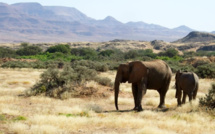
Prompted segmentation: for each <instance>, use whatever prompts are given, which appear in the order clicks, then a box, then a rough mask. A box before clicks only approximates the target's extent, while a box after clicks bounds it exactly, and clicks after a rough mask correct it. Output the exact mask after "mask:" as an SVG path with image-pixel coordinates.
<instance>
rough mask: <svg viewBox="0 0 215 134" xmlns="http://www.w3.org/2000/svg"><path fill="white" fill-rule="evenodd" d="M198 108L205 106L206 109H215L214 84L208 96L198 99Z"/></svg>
mask: <svg viewBox="0 0 215 134" xmlns="http://www.w3.org/2000/svg"><path fill="white" fill-rule="evenodd" d="M199 104H200V106H206V107H208V108H211V109H214V108H215V84H212V88H211V89H210V90H209V91H208V94H206V95H205V97H203V98H200V100H199Z"/></svg>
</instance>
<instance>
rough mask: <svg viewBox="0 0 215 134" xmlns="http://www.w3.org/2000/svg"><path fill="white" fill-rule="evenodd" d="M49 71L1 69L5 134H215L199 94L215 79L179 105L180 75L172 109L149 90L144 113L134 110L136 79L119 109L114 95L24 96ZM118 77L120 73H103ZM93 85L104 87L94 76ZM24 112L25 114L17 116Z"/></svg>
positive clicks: (170, 96)
mask: <svg viewBox="0 0 215 134" xmlns="http://www.w3.org/2000/svg"><path fill="white" fill-rule="evenodd" d="M42 71H43V70H31V69H21V70H20V69H19V70H13V69H0V79H1V80H0V134H1V133H22V134H23V133H24V134H29V133H31V134H34V133H35V134H38V133H46V134H48V133H50V134H54V133H57V134H58V133H62V134H64V133H65V134H67V133H76V134H79V133H80V134H82V133H95V134H109V133H111V134H116V133H125V134H126V133H128V134H132V133H135V134H136V133H137V134H167V133H168V134H178V133H180V134H190V133H195V134H208V133H215V118H214V117H212V116H211V115H209V114H208V113H206V112H204V111H202V110H201V109H200V108H199V107H198V99H199V97H201V96H204V95H205V93H207V91H208V89H209V88H210V85H211V83H212V82H214V81H215V80H210V79H201V80H200V90H199V93H198V96H197V100H196V101H193V102H192V105H191V104H190V103H186V104H185V105H183V106H182V107H177V101H176V99H175V98H174V97H175V89H174V88H173V87H174V79H172V81H171V85H170V89H169V91H168V93H167V97H166V106H167V108H168V109H167V110H161V109H158V108H157V105H158V103H159V95H158V93H157V92H156V91H154V90H148V91H147V93H146V95H145V96H144V99H143V108H144V111H143V112H139V113H137V112H134V111H128V110H129V109H132V108H133V106H134V104H133V97H132V93H131V85H130V84H127V83H126V84H122V85H121V89H122V90H121V92H120V94H119V108H120V109H121V110H122V111H124V112H117V111H115V107H114V98H113V94H112V96H110V97H109V98H101V99H99V98H70V99H67V100H59V99H53V98H48V97H44V96H32V97H27V98H25V97H22V96H19V95H20V94H22V93H24V92H25V90H26V89H29V88H30V87H31V86H32V85H33V84H34V83H35V82H36V81H38V80H39V75H40V74H41V72H42ZM102 75H103V76H107V77H109V78H111V79H113V80H114V77H115V72H108V73H104V74H102ZM87 86H88V87H94V88H102V86H99V85H98V84H97V83H95V82H93V81H91V82H89V83H87ZM17 117H23V118H24V119H22V118H21V119H19V118H18V119H17Z"/></svg>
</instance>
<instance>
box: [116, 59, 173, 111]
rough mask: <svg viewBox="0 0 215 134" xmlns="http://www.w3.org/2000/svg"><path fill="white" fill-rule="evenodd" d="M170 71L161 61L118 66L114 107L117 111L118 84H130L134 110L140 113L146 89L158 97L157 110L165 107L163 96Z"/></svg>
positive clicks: (168, 82) (135, 62)
mask: <svg viewBox="0 0 215 134" xmlns="http://www.w3.org/2000/svg"><path fill="white" fill-rule="evenodd" d="M171 76H172V71H171V69H170V67H169V66H168V65H167V64H166V63H165V62H164V61H162V60H155V61H145V62H141V61H133V62H129V63H126V64H120V65H119V67H118V70H117V74H116V78H115V83H114V94H115V107H116V109H117V110H118V94H119V87H120V83H125V82H128V83H132V93H133V97H134V105H135V106H134V110H137V111H142V105H141V102H142V97H143V96H144V95H145V93H146V90H147V89H155V90H157V91H158V93H159V95H160V104H159V106H158V107H159V108H164V107H165V96H166V93H167V91H168V89H169V84H170V81H171Z"/></svg>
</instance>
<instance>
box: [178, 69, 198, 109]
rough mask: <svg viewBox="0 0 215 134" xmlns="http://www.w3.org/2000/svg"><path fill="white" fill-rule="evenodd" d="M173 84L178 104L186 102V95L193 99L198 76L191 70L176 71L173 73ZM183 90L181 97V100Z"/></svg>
mask: <svg viewBox="0 0 215 134" xmlns="http://www.w3.org/2000/svg"><path fill="white" fill-rule="evenodd" d="M175 86H176V94H175V98H177V102H178V106H180V105H181V104H184V103H185V102H186V96H187V95H188V97H189V101H190V102H191V100H193V99H194V100H195V99H196V95H197V92H198V88H199V78H198V76H197V75H196V74H195V73H193V72H181V71H180V70H179V71H177V73H176V75H175ZM182 91H183V99H182V102H181V97H182Z"/></svg>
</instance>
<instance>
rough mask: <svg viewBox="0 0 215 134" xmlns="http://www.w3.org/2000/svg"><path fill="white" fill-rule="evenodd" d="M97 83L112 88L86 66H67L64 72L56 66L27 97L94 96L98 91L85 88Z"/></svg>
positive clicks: (42, 77) (106, 80) (44, 75)
mask: <svg viewBox="0 0 215 134" xmlns="http://www.w3.org/2000/svg"><path fill="white" fill-rule="evenodd" d="M92 80H94V81H96V82H98V83H99V84H101V85H105V86H112V84H111V80H110V79H108V78H99V77H98V76H97V72H96V71H95V70H93V69H89V68H87V67H85V66H80V65H77V66H74V67H73V68H71V67H70V66H69V65H66V66H65V67H64V68H63V70H59V69H57V68H56V67H55V66H54V67H50V68H48V69H47V71H45V72H44V73H43V74H42V75H41V77H40V81H39V82H38V83H36V84H35V85H34V86H33V87H32V88H31V89H30V90H29V91H28V92H27V94H26V95H30V96H31V95H38V94H43V93H44V94H45V95H47V96H50V97H56V98H68V97H72V96H78V95H92V94H93V93H95V92H97V89H93V88H88V87H85V86H84V85H85V83H86V82H87V81H92Z"/></svg>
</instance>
